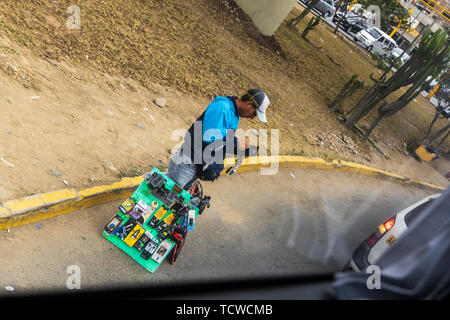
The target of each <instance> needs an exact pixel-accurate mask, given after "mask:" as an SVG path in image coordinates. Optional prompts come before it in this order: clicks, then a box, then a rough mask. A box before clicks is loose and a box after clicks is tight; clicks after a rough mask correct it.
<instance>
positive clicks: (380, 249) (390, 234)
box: [344, 194, 440, 271]
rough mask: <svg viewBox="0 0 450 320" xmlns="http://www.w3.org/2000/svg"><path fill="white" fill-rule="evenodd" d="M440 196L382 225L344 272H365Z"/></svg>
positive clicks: (424, 200)
mask: <svg viewBox="0 0 450 320" xmlns="http://www.w3.org/2000/svg"><path fill="white" fill-rule="evenodd" d="M439 196H440V194H434V195H431V196H428V197H426V198H424V199H422V200H420V201H418V202H416V203H414V204H413V205H411V206H409V207H407V208H406V209H404V210H402V211H400V212H399V213H398V214H396V215H395V216H393V217H392V218H390V219H388V220H387V221H385V222H384V223H382V224H381V225H380V226H379V227H378V229H377V230H375V231H374V232H373V233H372V234H371V235H370V236H369V237H368V238H367V239H366V240H365V241H364V242H363V243H361V245H360V246H359V247H358V248H357V249H356V250H355V251H354V253H353V255H352V258H351V259H350V261H349V262H348V263H347V264H346V266H345V267H344V270H351V269H353V270H354V271H365V270H366V268H367V267H368V266H369V265H372V264H375V262H376V260H377V259H378V258H379V257H380V256H381V255H382V254H384V253H385V251H386V250H389V247H390V246H391V245H392V244H393V243H394V242H395V241H396V240H397V239H398V238H399V237H400V236H401V235H402V233H404V232H405V231H406V230H407V229H408V227H409V226H410V225H411V224H412V223H413V221H415V220H416V219H417V218H418V217H419V216H420V214H421V213H422V212H423V211H424V209H425V208H426V207H427V206H429V205H430V204H431V203H432V202H433V201H434V199H436V198H438V197H439Z"/></svg>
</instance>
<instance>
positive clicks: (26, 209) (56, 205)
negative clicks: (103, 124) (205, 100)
mask: <svg viewBox="0 0 450 320" xmlns="http://www.w3.org/2000/svg"><path fill="white" fill-rule="evenodd" d="M234 162H235V159H234V158H227V159H225V162H224V165H225V168H228V167H230V166H232V165H233V164H234ZM278 168H305V169H320V170H337V171H342V172H349V173H356V174H361V175H367V176H373V177H377V178H382V179H387V180H390V181H393V182H397V183H401V184H407V185H411V186H415V187H419V188H423V189H430V190H433V191H443V190H445V188H444V187H440V186H436V185H432V184H428V183H423V182H420V181H414V180H410V179H408V178H405V177H402V176H400V175H397V174H393V173H390V172H387V171H383V170H379V169H375V168H371V167H368V166H364V165H361V164H357V163H353V162H347V161H340V160H331V161H326V160H323V159H321V158H311V157H298V156H268V157H250V158H246V159H245V160H244V162H243V163H242V164H241V166H240V167H239V168H238V169H237V170H236V172H246V171H255V170H262V171H261V174H275V173H276V170H278ZM225 171H226V170H224V171H223V172H222V173H221V174H222V175H225V174H226V172H225ZM143 180H144V177H143V176H139V177H134V178H123V179H122V180H120V181H119V182H115V183H113V184H111V185H103V186H97V187H93V188H89V189H85V190H81V191H78V192H77V191H75V190H73V189H63V190H58V191H54V192H49V193H43V194H38V195H33V196H30V197H25V198H21V199H16V200H10V201H6V202H3V203H1V204H0V230H2V229H6V228H11V227H16V226H20V225H24V224H28V223H31V222H35V221H39V220H44V219H47V218H50V217H54V216H57V215H61V214H64V213H68V212H73V211H77V210H81V209H85V208H89V207H92V206H95V205H99V204H103V203H107V202H110V201H113V200H119V199H125V198H127V197H129V196H131V195H132V194H133V192H134V190H135V189H136V188H137V187H138V186H139V185H140V184H141V183H142V181H143Z"/></svg>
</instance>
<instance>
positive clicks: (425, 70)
mask: <svg viewBox="0 0 450 320" xmlns="http://www.w3.org/2000/svg"><path fill="white" fill-rule="evenodd" d="M449 59H450V48H449V43H448V41H447V32H444V31H442V30H441V29H439V30H438V31H436V32H435V33H434V34H432V33H431V31H430V30H428V31H427V32H426V33H425V34H424V36H423V37H422V39H421V42H420V44H419V48H418V49H417V51H416V52H415V53H414V54H413V55H412V56H411V58H410V59H409V60H408V62H406V63H405V64H404V65H403V66H402V67H401V68H400V69H399V70H398V71H397V72H396V73H395V74H394V75H393V76H392V77H391V78H389V79H388V80H386V81H380V80H376V79H374V78H372V80H373V81H374V82H375V84H374V85H373V86H372V88H371V89H370V90H369V92H368V93H367V94H366V95H365V96H364V97H363V98H362V99H361V100H360V101H359V102H358V103H357V104H356V106H355V107H354V108H353V109H352V112H351V114H350V115H349V116H348V118H347V120H346V122H345V125H346V126H347V127H349V128H352V127H353V126H354V125H355V124H356V123H357V122H358V121H359V120H360V119H362V118H363V117H365V116H366V115H367V114H368V113H369V112H370V111H371V110H372V109H373V108H375V107H376V106H377V105H380V103H381V105H380V107H379V108H378V116H377V117H376V119H375V120H373V121H372V123H371V126H370V129H369V131H368V132H367V133H366V137H367V138H368V137H369V136H370V134H371V133H372V132H373V130H374V129H375V128H376V127H377V126H378V125H379V124H380V122H381V121H382V119H384V118H385V117H390V116H392V115H394V114H395V113H397V112H398V111H400V110H401V109H403V108H404V107H406V106H407V105H408V104H409V103H410V102H411V101H412V100H413V99H415V98H416V97H417V96H418V95H419V93H420V92H421V91H423V90H424V89H425V88H426V87H427V86H428V85H429V84H430V82H431V81H432V79H434V78H436V77H437V76H438V75H439V74H440V73H441V72H442V71H443V70H444V69H446V68H447V67H448V63H449ZM402 87H407V90H406V92H405V93H404V94H403V95H402V96H401V97H400V98H399V99H397V100H396V101H394V102H392V103H387V102H385V99H386V98H387V97H388V96H389V95H390V94H391V93H393V92H395V91H397V90H398V89H400V88H402Z"/></svg>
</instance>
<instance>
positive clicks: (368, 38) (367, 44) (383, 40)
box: [355, 27, 398, 56]
mask: <svg viewBox="0 0 450 320" xmlns="http://www.w3.org/2000/svg"><path fill="white" fill-rule="evenodd" d="M355 40H356V41H357V42H359V43H361V45H362V46H363V47H364V48H366V49H367V50H368V51H369V52H374V53H376V54H378V55H379V56H388V55H389V54H390V53H391V52H392V50H393V49H395V48H397V47H398V46H397V43H396V42H395V41H394V39H392V38H391V37H389V35H387V34H386V33H384V32H383V31H381V30H380V29H378V28H376V27H372V28H369V29H366V30H361V31H360V32H358V33H357V34H356V36H355Z"/></svg>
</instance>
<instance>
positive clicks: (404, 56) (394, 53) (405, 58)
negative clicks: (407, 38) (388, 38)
mask: <svg viewBox="0 0 450 320" xmlns="http://www.w3.org/2000/svg"><path fill="white" fill-rule="evenodd" d="M391 57H392V58H400V57H401V58H400V60H401V61H402V65H403V64H404V63H405V62H406V61H408V60H409V58H411V57H410V56H409V54H407V53H406V52H403V50H402V49H400V48H399V47H396V48H394V49H392V52H391Z"/></svg>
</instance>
